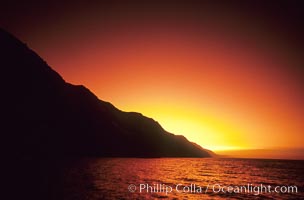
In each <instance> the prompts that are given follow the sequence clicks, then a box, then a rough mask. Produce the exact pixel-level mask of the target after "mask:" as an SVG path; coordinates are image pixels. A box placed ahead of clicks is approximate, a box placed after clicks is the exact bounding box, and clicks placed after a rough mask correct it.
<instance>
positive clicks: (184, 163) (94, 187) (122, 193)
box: [65, 158, 304, 200]
mask: <svg viewBox="0 0 304 200" xmlns="http://www.w3.org/2000/svg"><path fill="white" fill-rule="evenodd" d="M303 164H304V161H284V160H255V159H213V158H204V159H199V158H159V159H136V158H113V159H100V158H87V159H84V160H82V161H81V162H80V163H79V165H77V166H75V167H74V168H72V169H71V170H70V171H69V173H68V174H67V175H66V180H65V182H66V183H65V185H66V187H65V190H66V191H65V193H66V199H93V200H94V199H160V198H161V199H163V198H164V199H198V198H200V199H201V198H204V199H261V198H263V199H301V198H302V199H304V196H303V192H302V189H303V180H304V178H303V174H302V172H303V169H304V165H303ZM130 184H134V185H135V186H136V190H135V191H134V192H130V191H129V190H128V186H129V185H130ZM140 184H142V187H144V184H148V185H149V186H151V188H152V189H151V188H150V189H151V190H148V191H147V190H146V189H142V191H141V192H140ZM177 184H181V185H182V186H180V187H179V188H180V189H182V188H183V186H188V187H189V188H188V189H189V190H190V189H191V191H189V190H188V191H186V192H180V191H181V190H179V191H176V185H177ZM208 184H209V185H210V186H209V187H210V188H209V189H208V190H207V192H206V190H205V189H206V187H207V185H208ZM216 184H219V185H221V186H247V185H248V184H253V186H254V185H261V184H263V185H271V186H290V185H295V186H297V187H298V193H292V194H287V193H284V194H282V193H280V194H278V193H263V194H259V195H254V194H256V193H253V192H252V193H244V192H243V193H234V192H232V193H227V192H226V193H223V192H219V193H215V192H213V190H212V186H213V185H216ZM191 185H192V186H191ZM153 186H154V190H153ZM156 186H157V187H158V189H160V187H161V186H165V187H172V188H173V190H172V191H171V192H169V193H166V192H165V190H157V188H156ZM190 186H191V187H192V188H190ZM195 186H196V188H195ZM197 186H198V187H197ZM199 187H201V188H202V191H199V192H196V189H199ZM186 189H187V188H186ZM151 191H154V192H151ZM205 192H206V193H205Z"/></svg>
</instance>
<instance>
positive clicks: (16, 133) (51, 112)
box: [0, 29, 214, 199]
mask: <svg viewBox="0 0 304 200" xmlns="http://www.w3.org/2000/svg"><path fill="white" fill-rule="evenodd" d="M0 56H1V58H0V66H1V75H2V77H1V85H2V95H1V104H2V107H3V109H2V110H1V114H2V117H1V118H2V122H1V124H2V125H1V129H2V130H1V143H2V145H1V147H2V153H4V157H3V159H2V163H3V164H2V167H4V172H5V176H3V177H2V182H3V183H5V186H6V187H5V188H3V191H5V193H8V194H7V195H5V196H7V197H10V198H6V199H58V197H59V198H60V197H61V196H62V195H61V193H62V191H63V189H64V177H65V176H66V174H67V173H68V172H69V169H70V168H69V166H72V165H74V163H75V161H77V160H80V158H86V157H106V158H107V157H140V158H155V157H212V156H213V155H214V154H213V152H211V151H209V150H206V149H203V148H202V147H200V146H199V145H197V144H195V143H192V142H189V141H188V140H187V139H186V138H185V137H184V136H181V135H174V134H171V133H169V132H167V131H165V130H164V129H163V128H162V127H161V126H160V124H159V123H157V122H156V121H154V120H153V119H151V118H148V117H145V116H143V115H142V114H140V113H136V112H123V111H120V110H119V109H117V108H115V107H114V106H113V105H112V104H111V103H108V102H105V101H102V100H99V99H98V98H97V97H96V96H95V95H94V94H93V93H92V92H90V90H89V89H87V88H86V87H84V86H82V85H72V84H70V83H67V82H66V81H65V80H64V79H63V78H62V77H61V76H60V75H59V74H58V73H57V72H55V71H54V70H53V69H51V68H50V67H49V66H48V65H47V63H46V62H45V61H44V60H43V59H42V58H40V57H39V56H38V55H37V54H36V53H35V52H34V51H32V50H31V49H29V48H28V47H27V46H26V44H24V43H22V42H21V41H20V40H18V39H17V38H15V37H14V36H13V35H12V34H10V33H8V32H7V31H5V30H3V29H0ZM16 191H18V192H16Z"/></svg>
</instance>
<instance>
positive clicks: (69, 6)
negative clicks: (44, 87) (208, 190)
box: [0, 1, 304, 150]
mask: <svg viewBox="0 0 304 200" xmlns="http://www.w3.org/2000/svg"><path fill="white" fill-rule="evenodd" d="M103 2H104V1H103ZM110 2H111V3H110ZM113 2H115V1H109V3H93V2H91V3H80V2H74V1H73V3H72V2H66V1H58V2H56V1H50V2H47V1H46V2H44V3H38V2H34V1H32V2H31V1H29V2H27V3H16V2H11V3H10V4H6V5H3V6H0V7H1V9H0V11H1V14H0V19H1V21H0V25H1V27H3V28H4V29H6V30H8V31H10V32H12V33H13V34H14V35H16V36H17V37H18V38H20V39H21V40H22V41H23V42H25V43H27V45H28V46H29V47H30V48H32V49H33V50H35V51H36V52H37V53H38V54H39V55H40V56H41V57H42V58H43V59H44V60H46V61H47V63H48V64H49V65H50V66H51V67H52V68H53V69H54V70H56V71H57V72H58V73H60V74H61V75H62V77H63V78H64V79H65V80H66V81H67V82H70V83H73V84H82V85H85V86H86V87H87V88H89V89H90V90H91V91H92V92H94V93H95V94H96V95H97V96H98V97H99V98H100V99H102V100H105V101H109V102H111V103H112V104H113V105H115V106H116V107H117V108H119V109H121V110H124V111H136V112H140V113H143V114H144V115H146V116H149V117H152V118H153V119H155V120H156V121H158V122H159V123H160V124H161V125H162V126H163V127H164V128H165V129H166V130H167V131H169V132H172V133H174V134H182V135H184V136H186V137H187V138H188V139H189V140H190V141H193V142H196V143H198V144H199V145H201V146H203V147H204V148H209V149H211V150H231V149H271V148H304V143H303V130H304V117H303V116H304V109H303V100H304V95H303V86H304V70H303V68H304V67H303V66H304V55H303V52H304V51H303V50H304V49H303V36H302V35H303V33H304V32H303V30H302V23H301V21H300V19H301V18H302V17H303V6H300V5H298V4H295V3H293V1H285V3H282V2H280V1H276V4H262V3H261V2H262V1H260V3H253V2H254V1H252V3H244V1H239V2H237V1H233V3H229V4H228V3H223V2H224V1H223V2H219V1H218V2H216V3H207V2H209V1H205V3H198V2H199V1H196V2H190V1H175V2H174V1H170V2H171V3H170V2H166V3H164V2H165V1H154V3H147V2H148V1H146V3H140V1H138V2H135V1H133V2H128V3H121V2H118V1H116V2H115V3H113ZM123 2H127V1H123ZM186 2H187V3H186ZM210 2H214V1H210ZM240 2H243V3H240ZM255 2H258V1H255ZM288 2H289V3H288ZM16 92H18V91H16Z"/></svg>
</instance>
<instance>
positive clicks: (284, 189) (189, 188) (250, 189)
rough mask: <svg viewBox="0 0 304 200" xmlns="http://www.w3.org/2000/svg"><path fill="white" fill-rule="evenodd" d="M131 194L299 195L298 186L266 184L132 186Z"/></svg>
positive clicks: (129, 188) (143, 184) (130, 187)
mask: <svg viewBox="0 0 304 200" xmlns="http://www.w3.org/2000/svg"><path fill="white" fill-rule="evenodd" d="M128 190H129V191H130V192H139V193H164V194H166V195H167V194H170V193H172V192H174V193H197V194H199V193H205V194H206V193H214V194H227V193H231V194H232V193H235V194H252V195H260V194H266V193H278V194H285V193H290V194H291V193H298V187H297V186H290V185H281V186H278V185H277V186H273V185H264V184H246V185H222V184H217V183H215V184H207V185H206V186H201V185H198V184H188V185H187V184H175V185H167V184H162V183H159V184H148V183H140V184H130V185H129V186H128Z"/></svg>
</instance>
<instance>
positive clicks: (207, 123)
mask: <svg viewBox="0 0 304 200" xmlns="http://www.w3.org/2000/svg"><path fill="white" fill-rule="evenodd" d="M188 108H189V107H188ZM137 109H139V110H141V111H142V114H144V115H145V116H149V117H152V118H153V119H154V120H156V121H158V122H159V123H160V125H161V126H162V127H163V128H164V129H165V130H166V131H168V132H171V133H173V134H176V135H184V136H185V137H186V138H187V139H188V140H189V141H191V142H195V143H197V144H199V145H200V146H202V147H203V148H206V149H209V150H212V151H217V150H232V149H245V148H248V146H246V140H245V139H244V138H243V136H242V133H241V131H240V130H238V129H237V127H233V126H231V125H230V124H229V123H228V122H226V121H225V120H224V119H221V118H216V117H215V116H212V115H211V114H210V113H207V112H201V111H199V110H195V109H194V108H192V109H191V107H190V109H187V110H186V109H183V108H181V107H179V108H178V107H174V106H173V105H171V106H168V105H166V106H161V105H159V106H155V105H154V106H138V105H137ZM125 110H128V111H132V110H133V109H131V108H128V109H125Z"/></svg>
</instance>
